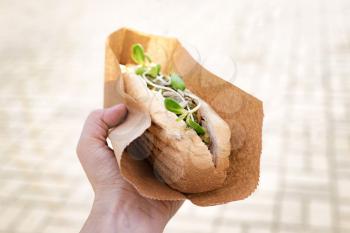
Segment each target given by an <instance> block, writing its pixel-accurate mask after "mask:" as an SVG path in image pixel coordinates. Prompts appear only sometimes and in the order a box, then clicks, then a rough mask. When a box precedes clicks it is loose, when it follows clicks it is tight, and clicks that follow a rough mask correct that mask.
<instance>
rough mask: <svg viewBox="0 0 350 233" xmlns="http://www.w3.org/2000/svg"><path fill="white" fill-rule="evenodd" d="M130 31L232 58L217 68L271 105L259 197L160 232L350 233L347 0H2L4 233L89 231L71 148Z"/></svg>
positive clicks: (0, 187) (203, 212) (83, 185)
mask: <svg viewBox="0 0 350 233" xmlns="http://www.w3.org/2000/svg"><path fill="white" fill-rule="evenodd" d="M125 25H127V26H131V27H135V28H138V29H140V30H144V31H148V32H154V33H162V34H165V35H174V36H178V37H180V38H181V39H182V40H183V41H184V42H185V44H186V45H187V46H188V47H189V48H190V49H191V50H192V51H194V54H195V57H197V59H199V60H200V61H201V62H203V63H205V64H207V65H208V66H209V65H210V64H212V63H211V61H213V60H215V58H216V57H218V56H219V55H220V56H221V57H224V59H226V60H227V61H228V65H226V66H224V68H218V67H216V69H215V70H214V71H215V72H217V73H221V74H225V75H226V76H225V77H226V78H228V79H230V80H231V81H233V82H234V83H235V84H236V85H238V86H240V87H241V88H243V89H244V90H247V91H248V92H251V93H252V94H254V95H256V96H258V97H259V98H260V99H262V100H264V105H265V115H266V118H265V121H264V142H263V144H264V145H263V154H262V167H261V170H262V172H261V180H260V186H259V189H258V191H257V192H255V194H254V195H253V196H251V197H250V198H249V199H247V200H245V201H242V202H237V203H232V204H227V205H223V206H217V207H210V208H199V207H195V206H193V205H191V204H190V203H186V204H185V205H184V207H183V208H182V209H181V210H180V211H179V213H178V214H177V216H176V217H175V218H174V219H173V220H172V221H171V223H170V224H169V225H168V227H167V229H166V231H165V232H167V233H171V232H184V233H186V232H188V233H190V232H191V233H195V232H201V233H221V232H237V233H252V232H273V233H277V232H278V233H284V232H317V233H323V232H332V233H333V232H334V233H339V232H343V233H345V232H350V111H349V109H350V78H349V77H350V66H349V65H350V2H349V1H347V0H332V1H326V0H320V1H311V0H309V1H302V0H296V1H291V0H289V1H286V0H284V1H281V0H275V1H259V0H255V1H251V0H249V1H225V2H224V1H222V2H219V1H215V2H211V3H209V4H205V3H204V2H203V1H199V0H198V1H184V0H183V1H173V2H165V1H157V0H149V1H147V2H146V1H137V2H136V1H134V2H132V1H120V2H118V1H104V2H103V3H97V2H96V1H95V2H93V1H82V0H76V1H53V0H37V1H19V0H16V1H14V0H11V1H10V0H1V1H0V26H1V28H2V29H1V34H0V78H1V81H0V84H1V85H0V129H1V130H0V209H1V211H0V232H4V233H22V232H23V233H30V232H33V233H41V232H47V233H58V232H66V233H73V232H78V230H79V229H80V227H81V225H82V223H83V221H84V219H85V218H86V216H87V214H88V211H89V208H90V204H91V198H92V193H91V190H90V188H89V185H88V183H87V181H86V179H85V177H84V175H83V172H82V169H81V168H80V166H79V163H78V160H77V158H76V156H75V144H76V141H77V138H78V135H79V133H80V129H81V126H82V123H83V120H84V118H85V116H86V115H87V113H88V112H89V111H90V110H91V109H94V108H97V107H98V106H100V105H101V103H102V74H103V52H104V51H103V48H104V40H105V38H106V36H107V34H108V33H109V32H111V31H113V30H115V29H117V28H119V27H121V26H125ZM209 55H210V56H209Z"/></svg>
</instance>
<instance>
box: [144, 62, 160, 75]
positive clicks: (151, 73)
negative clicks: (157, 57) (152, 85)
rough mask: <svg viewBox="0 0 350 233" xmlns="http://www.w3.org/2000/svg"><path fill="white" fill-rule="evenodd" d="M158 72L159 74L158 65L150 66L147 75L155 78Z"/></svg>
mask: <svg viewBox="0 0 350 233" xmlns="http://www.w3.org/2000/svg"><path fill="white" fill-rule="evenodd" d="M159 72H160V65H159V64H157V65H155V66H152V67H151V69H150V70H149V71H148V72H147V74H148V75H150V76H151V77H153V78H155V77H157V75H158V74H159Z"/></svg>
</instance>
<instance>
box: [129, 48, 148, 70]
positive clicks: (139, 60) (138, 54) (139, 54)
mask: <svg viewBox="0 0 350 233" xmlns="http://www.w3.org/2000/svg"><path fill="white" fill-rule="evenodd" d="M131 58H132V60H133V61H134V62H135V63H136V64H139V65H144V64H145V52H144V50H143V47H142V45H141V44H133V45H132V54H131Z"/></svg>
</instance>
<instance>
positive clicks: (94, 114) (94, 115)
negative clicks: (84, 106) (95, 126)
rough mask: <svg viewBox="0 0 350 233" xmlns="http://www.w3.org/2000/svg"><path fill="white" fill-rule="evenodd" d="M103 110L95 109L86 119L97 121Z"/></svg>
mask: <svg viewBox="0 0 350 233" xmlns="http://www.w3.org/2000/svg"><path fill="white" fill-rule="evenodd" d="M102 114H103V109H96V110H93V111H92V112H90V114H89V116H88V119H99V118H101V117H102Z"/></svg>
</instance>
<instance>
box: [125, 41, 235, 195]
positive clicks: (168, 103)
mask: <svg viewBox="0 0 350 233" xmlns="http://www.w3.org/2000/svg"><path fill="white" fill-rule="evenodd" d="M131 50H132V51H131V58H132V60H133V61H134V63H135V64H126V65H120V69H121V81H122V83H123V86H124V91H125V93H127V94H128V95H130V96H131V97H132V98H133V99H134V100H135V101H136V102H138V103H139V106H140V107H141V108H142V109H143V110H144V111H145V112H148V113H149V115H150V117H151V122H152V123H151V126H150V127H149V128H148V129H147V130H146V131H145V132H144V133H143V134H142V135H141V136H140V137H138V138H137V139H136V140H134V141H133V142H132V143H131V144H130V145H129V146H128V148H127V150H128V152H129V153H131V154H134V155H136V156H140V154H141V156H143V157H147V160H148V161H149V162H150V163H151V165H152V167H153V169H154V172H155V174H156V175H157V177H158V178H159V179H160V180H161V181H162V182H164V183H166V184H167V185H169V186H170V187H171V188H172V189H175V190H178V191H180V192H182V193H200V192H207V191H212V190H215V189H218V188H220V187H222V185H223V184H224V182H225V179H226V177H227V170H228V167H229V159H230V153H231V143H230V137H231V131H230V127H229V125H228V124H227V123H226V122H225V121H224V120H223V119H222V118H221V117H220V116H219V115H218V114H217V113H216V112H215V111H214V110H213V109H212V108H211V106H209V105H208V104H207V103H206V102H205V101H203V100H202V99H201V98H200V97H198V96H196V95H195V94H194V93H192V92H191V90H189V89H187V88H186V83H185V81H184V79H183V77H181V75H179V74H178V73H175V72H170V73H168V74H164V73H163V72H162V71H161V70H162V69H161V65H160V64H156V63H153V62H152V59H151V58H150V57H149V56H148V55H147V54H146V53H145V51H144V49H143V47H142V45H141V44H133V45H132V47H131ZM135 127H137V125H135Z"/></svg>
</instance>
